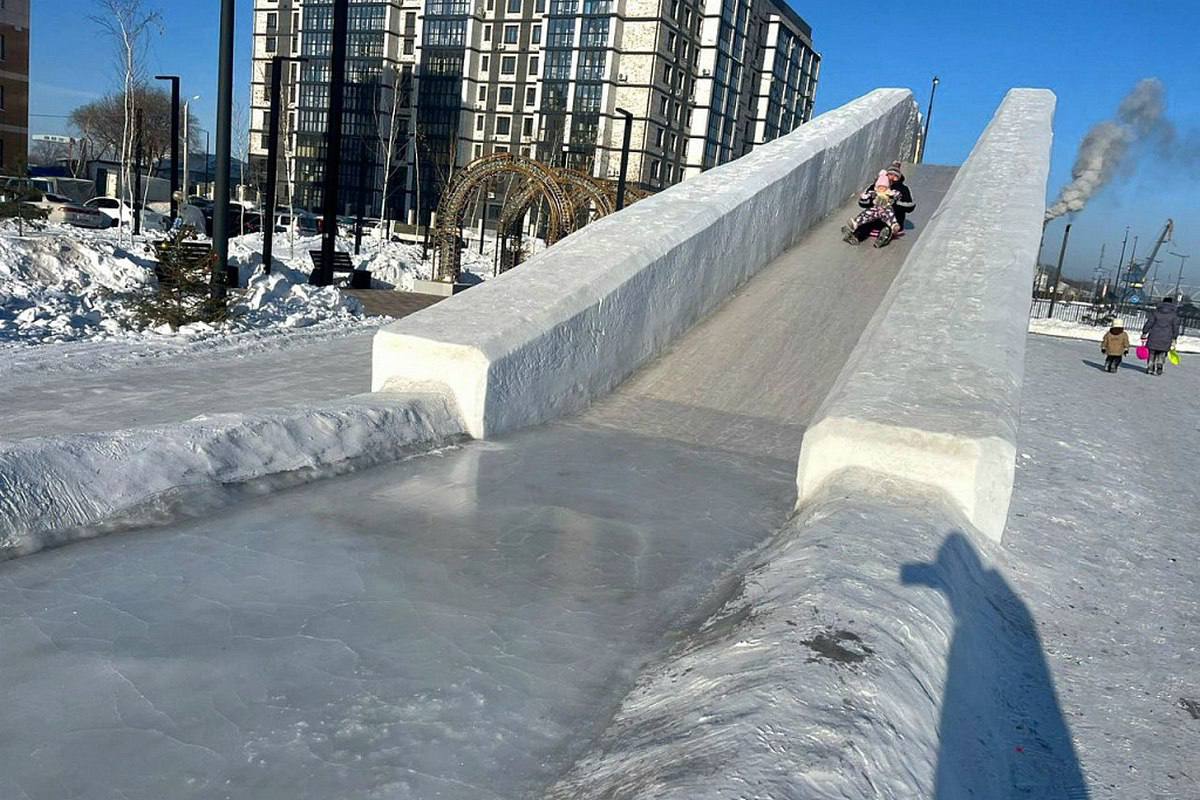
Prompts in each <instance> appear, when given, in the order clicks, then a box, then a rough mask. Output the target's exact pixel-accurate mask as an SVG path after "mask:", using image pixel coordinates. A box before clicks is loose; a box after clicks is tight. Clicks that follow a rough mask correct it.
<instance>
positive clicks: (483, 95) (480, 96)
mask: <svg viewBox="0 0 1200 800" xmlns="http://www.w3.org/2000/svg"><path fill="white" fill-rule="evenodd" d="M475 99H476V100H478V101H479V102H481V103H486V102H487V85H486V84H485V85H483V86H480V87H479V92H478V93H477V94H476V95H475Z"/></svg>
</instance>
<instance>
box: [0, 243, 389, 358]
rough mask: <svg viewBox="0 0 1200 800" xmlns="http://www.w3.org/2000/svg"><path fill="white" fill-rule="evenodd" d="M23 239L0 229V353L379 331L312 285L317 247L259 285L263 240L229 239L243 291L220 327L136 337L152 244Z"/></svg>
mask: <svg viewBox="0 0 1200 800" xmlns="http://www.w3.org/2000/svg"><path fill="white" fill-rule="evenodd" d="M27 233H28V235H25V236H18V235H15V234H16V231H15V229H13V228H12V226H11V225H4V226H0V345H2V344H6V343H12V344H18V345H29V344H51V343H62V342H70V341H88V342H96V341H103V340H110V339H127V340H138V341H148V340H155V339H162V338H164V337H179V338H183V339H186V340H189V341H198V340H203V339H207V338H214V337H225V336H229V335H231V334H235V333H239V332H244V331H249V330H265V331H285V330H290V329H296V328H307V327H311V326H314V325H322V326H324V327H331V328H359V327H362V326H363V325H371V324H377V320H376V321H367V320H365V319H363V310H362V305H361V304H360V303H359V302H358V301H356V300H354V299H352V298H343V297H342V296H341V295H340V293H339V292H338V291H337V289H335V288H329V287H326V288H321V287H310V286H308V274H309V272H310V271H311V267H310V266H308V263H307V262H308V249H309V248H313V249H315V248H316V247H319V246H320V240H318V239H305V240H300V241H298V242H297V247H296V248H295V251H294V252H295V253H296V255H295V256H294V257H289V258H287V259H285V260H283V261H282V263H281V261H280V260H279V259H276V268H275V270H274V272H275V274H273V275H271V276H270V277H269V278H266V277H264V276H261V275H258V276H257V277H256V275H257V274H258V273H259V272H260V271H261V264H262V258H261V254H260V253H261V247H262V237H261V235H255V236H245V237H239V238H237V239H233V240H231V241H230V261H231V263H232V264H233V265H234V266H237V267H238V269H239V273H240V274H241V277H242V281H241V282H242V285H244V286H245V285H247V284H248V285H249V287H248V291H247V294H246V296H245V297H244V298H243V299H241V300H239V301H236V302H235V303H234V305H233V306H232V308H231V314H230V318H229V319H228V320H227V321H226V322H224V323H221V324H219V325H208V324H205V323H195V324H192V325H186V326H183V327H181V328H179V329H178V330H172V329H171V328H170V327H168V326H159V327H156V328H152V329H148V330H136V329H135V325H136V321H135V313H134V308H135V302H133V301H134V298H135V297H136V296H138V295H140V294H143V293H144V292H146V291H150V290H152V288H153V286H154V282H155V279H154V271H153V270H154V265H155V263H156V256H155V254H154V251H153V248H152V245H151V243H150V242H149V240H147V239H144V238H139V239H137V240H135V241H134V243H133V244H132V245H131V246H127V245H124V244H122V243H121V241H120V239H119V238H118V235H117V233H116V232H114V231H81V230H78V229H74V228H70V227H67V226H62V225H54V224H45V225H42V226H40V227H39V228H38V229H36V230H35V229H28V230H27ZM284 252H289V250H288V249H284ZM410 284H411V281H410Z"/></svg>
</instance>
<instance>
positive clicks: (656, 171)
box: [650, 159, 662, 180]
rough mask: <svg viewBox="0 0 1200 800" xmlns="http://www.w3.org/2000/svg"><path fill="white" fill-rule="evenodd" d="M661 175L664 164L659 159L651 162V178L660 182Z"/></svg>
mask: <svg viewBox="0 0 1200 800" xmlns="http://www.w3.org/2000/svg"><path fill="white" fill-rule="evenodd" d="M661 174H662V162H661V161H659V160H658V159H655V160H654V161H651V162H650V177H651V178H652V179H653V180H658V177H659V175H661Z"/></svg>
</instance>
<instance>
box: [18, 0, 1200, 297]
mask: <svg viewBox="0 0 1200 800" xmlns="http://www.w3.org/2000/svg"><path fill="white" fill-rule="evenodd" d="M146 2H147V4H148V5H150V6H155V7H157V8H158V9H159V10H160V11H162V13H163V15H164V17H165V20H166V26H165V27H166V32H165V33H164V34H163V35H162V36H156V37H155V39H156V41H155V44H154V46H153V48H152V51H151V54H150V63H149V68H150V70H151V72H152V73H154V72H159V71H162V72H175V73H178V74H181V75H183V76H184V87H183V90H184V92H185V93H186V94H188V95H192V94H200V95H202V99H201V100H199V101H196V103H195V105H194V108H195V113H196V114H197V116H199V117H200V120H201V125H202V126H203V127H205V128H209V129H211V128H212V121H213V117H214V115H215V114H214V105H213V98H214V95H215V92H216V68H215V52H216V43H217V30H216V16H217V8H218V6H219V3H218V2H217V0H146ZM793 5H794V6H795V8H796V9H797V10H798V11H799V12H800V14H801V15H802V16H804V18H805V19H807V20H808V22H809V23H810V24H811V25H812V26H813V36H814V39H815V42H816V46H817V49H818V50H819V51H820V52H821V54H822V56H823V57H824V62H823V64H822V67H821V83H820V86H819V88H818V91H817V111H818V112H820V111H826V110H828V109H830V108H834V107H836V106H838V105H841V104H842V103H845V102H847V101H849V100H852V99H853V98H855V97H858V96H859V95H861V94H863V93H865V92H867V91H869V90H871V89H873V88H876V87H879V86H904V87H910V88H912V89H913V90H914V92H915V93H916V95H917V99H918V101H919V102H920V104H921V108H922V110H924V108H925V103H926V102H927V100H928V95H929V82H930V79H931V78H932V76H933V75H934V74H937V75H938V76H940V78H941V85H940V86H939V87H938V93H937V99H936V104H935V106H934V114H933V125H932V130H931V133H930V141H929V145H928V149H927V151H926V160H928V161H931V162H936V163H947V164H955V163H961V161H962V160H963V159H964V158H966V156H967V154H968V153H969V152H970V149H971V145H972V144H973V143H974V141H975V139H976V138H977V137H978V135H979V133H980V132H981V131H982V130H983V128H984V126H986V125H987V122H988V120H989V119H990V118H991V115H992V113H993V112H994V111H995V108H996V105H997V104H998V103H999V102H1000V99H1001V98H1002V97H1003V96H1004V92H1005V91H1006V90H1007V89H1008V88H1010V87H1013V86H1038V87H1046V88H1049V89H1052V90H1053V91H1054V92H1055V93H1056V94H1057V95H1058V110H1057V114H1056V116H1055V141H1054V151H1053V160H1052V168H1051V175H1050V186H1049V188H1048V196H1049V197H1048V199H1052V198H1053V197H1054V196H1055V195H1056V194H1057V193H1058V189H1059V188H1060V187H1061V186H1062V184H1063V183H1065V182H1066V181H1067V180H1069V178H1070V171H1071V165H1072V163H1073V161H1074V156H1075V150H1076V147H1077V146H1078V143H1079V141H1080V140H1081V139H1082V138H1083V135H1084V134H1085V133H1086V132H1087V129H1088V128H1089V127H1090V126H1091V125H1092V124H1094V123H1095V122H1098V121H1100V120H1102V119H1105V118H1107V117H1109V116H1110V115H1111V114H1112V113H1113V111H1114V110H1115V109H1116V107H1117V104H1118V103H1119V102H1120V99H1121V97H1122V96H1124V94H1125V93H1126V92H1128V91H1129V90H1130V89H1131V88H1132V87H1133V85H1134V84H1135V83H1136V82H1137V81H1138V80H1139V79H1141V78H1145V77H1157V78H1159V79H1161V80H1162V81H1163V82H1164V83H1165V84H1166V87H1167V98H1168V103H1169V111H1168V114H1169V116H1170V117H1171V118H1172V120H1173V121H1174V122H1175V124H1176V125H1177V126H1178V127H1179V128H1180V129H1181V130H1182V131H1183V132H1185V133H1186V132H1189V131H1190V132H1192V133H1193V135H1194V136H1195V133H1196V132H1197V131H1200V80H1196V78H1195V76H1196V75H1197V74H1200V68H1198V67H1197V65H1196V59H1195V55H1194V51H1195V43H1194V39H1195V33H1194V31H1193V28H1194V23H1195V17H1196V6H1195V4H1194V2H1184V1H1183V0H1170V1H1169V2H1168V1H1163V2H1112V1H1111V0H1106V1H1105V2H1102V3H1095V2H1080V1H1079V0H1041V2H1029V1H1028V0H1008V1H1007V2H1003V3H991V4H988V3H961V2H926V3H920V2H917V3H901V4H899V5H895V6H891V8H892V9H893V10H892V11H890V12H889V11H887V9H888V8H889V6H887V5H886V4H885V5H883V6H870V5H868V6H863V7H857V8H856V7H852V6H847V5H846V4H844V3H833V2H805V1H804V0H793ZM250 8H251V2H250V0H239V2H238V21H239V28H240V29H239V32H238V45H237V58H238V65H237V70H238V75H239V77H240V79H241V84H240V88H239V97H240V98H241V99H242V100H243V102H245V98H246V95H247V89H246V88H245V86H246V81H247V75H248V67H247V63H248V56H249V36H248V28H249V16H250ZM93 10H94V0H33V14H34V18H33V55H32V60H33V63H32V75H31V81H32V96H31V112H32V113H34V114H48V115H64V114H67V113H69V112H70V110H71V108H73V107H75V106H76V105H78V104H79V103H81V102H86V101H87V100H88V99H90V98H92V97H96V96H99V95H101V94H103V93H105V92H106V91H109V90H111V89H112V88H113V87H114V86H115V85H116V84H117V73H116V69H115V67H114V66H113V65H112V62H111V58H110V56H109V52H110V50H111V48H110V47H109V46H108V45H107V43H105V42H102V41H99V40H98V38H97V34H96V32H95V30H94V27H93V26H92V25H91V24H90V23H89V22H88V21H87V19H86V17H87V15H88V14H89V13H92V12H93ZM64 124H65V120H63V119H60V118H57V117H54V116H45V117H34V118H33V119H32V120H31V127H32V128H33V130H34V132H43V133H49V132H60V131H62V130H63V126H64ZM1195 141H1200V136H1197V137H1196V138H1195ZM1187 166H1188V165H1185V164H1182V163H1175V164H1163V163H1152V162H1147V163H1140V166H1139V168H1138V169H1137V170H1136V171H1134V172H1133V173H1132V174H1130V175H1125V176H1122V177H1120V178H1118V179H1117V180H1114V182H1113V183H1112V184H1110V185H1109V186H1108V187H1107V188H1106V189H1105V190H1104V191H1103V192H1102V193H1101V194H1100V195H1099V196H1097V197H1096V198H1095V199H1094V200H1093V201H1092V203H1091V204H1090V205H1089V206H1088V207H1087V208H1086V209H1084V211H1083V212H1081V213H1080V214H1079V215H1078V216H1077V217H1076V219H1075V220H1074V229H1073V230H1072V233H1071V244H1070V249H1069V251H1068V257H1067V272H1068V274H1072V275H1075V276H1079V277H1091V275H1092V272H1093V270H1094V269H1095V268H1096V266H1097V263H1098V259H1099V256H1100V247H1101V245H1102V244H1106V245H1107V252H1106V257H1105V262H1104V265H1105V267H1106V268H1107V269H1109V270H1111V269H1112V268H1113V267H1114V266H1115V262H1116V257H1117V255H1118V253H1119V252H1120V248H1121V239H1122V237H1123V235H1124V233H1125V226H1126V225H1129V226H1130V227H1131V234H1130V241H1131V243H1132V236H1133V235H1135V234H1136V235H1139V236H1140V242H1139V245H1138V251H1139V252H1140V253H1142V254H1144V253H1145V252H1146V250H1147V247H1148V242H1149V241H1150V240H1152V239H1154V238H1155V237H1156V236H1157V235H1158V232H1159V231H1160V230H1161V228H1162V226H1163V223H1164V222H1165V221H1166V218H1167V217H1173V218H1174V219H1175V223H1176V237H1175V242H1174V243H1173V244H1171V245H1169V246H1167V247H1164V248H1163V252H1164V253H1165V252H1167V251H1175V252H1180V253H1185V254H1195V256H1196V257H1194V258H1192V259H1190V260H1189V261H1188V262H1187V263H1188V265H1189V266H1188V268H1187V269H1186V271H1185V273H1184V283H1185V284H1186V283H1189V282H1191V283H1193V284H1197V285H1200V203H1197V201H1196V199H1195V198H1196V197H1197V193H1196V190H1195V188H1194V187H1192V186H1190V185H1188V184H1189V183H1190V181H1189V180H1188V179H1189V178H1190V177H1191V176H1190V175H1189V174H1188V169H1187ZM1190 166H1191V167H1200V155H1198V154H1195V153H1193V154H1192V156H1191V162H1190ZM918 199H919V198H918ZM1062 225H1063V223H1062V222H1058V223H1054V224H1052V225H1051V226H1050V228H1049V230H1048V231H1047V236H1046V253H1045V255H1044V256H1043V259H1044V260H1052V259H1053V257H1054V255H1055V254H1056V253H1057V251H1058V244H1059V241H1060V239H1061V236H1062ZM1160 257H1161V256H1160ZM1178 268H1179V259H1178V258H1174V257H1170V256H1167V257H1165V258H1164V261H1163V265H1162V266H1161V267H1160V273H1159V282H1160V283H1164V281H1165V280H1166V276H1167V275H1170V276H1171V278H1170V280H1171V283H1172V284H1173V281H1174V276H1175V274H1176V272H1177V271H1178Z"/></svg>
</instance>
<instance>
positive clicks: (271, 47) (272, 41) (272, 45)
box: [0, 36, 277, 58]
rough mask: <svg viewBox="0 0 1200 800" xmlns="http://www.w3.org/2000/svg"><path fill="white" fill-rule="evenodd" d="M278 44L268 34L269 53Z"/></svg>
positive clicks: (272, 51) (273, 50)
mask: <svg viewBox="0 0 1200 800" xmlns="http://www.w3.org/2000/svg"><path fill="white" fill-rule="evenodd" d="M276 44H277V42H276V39H275V37H274V36H268V37H267V52H268V53H274V52H275V46H276ZM2 57H3V56H0V58H2Z"/></svg>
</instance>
